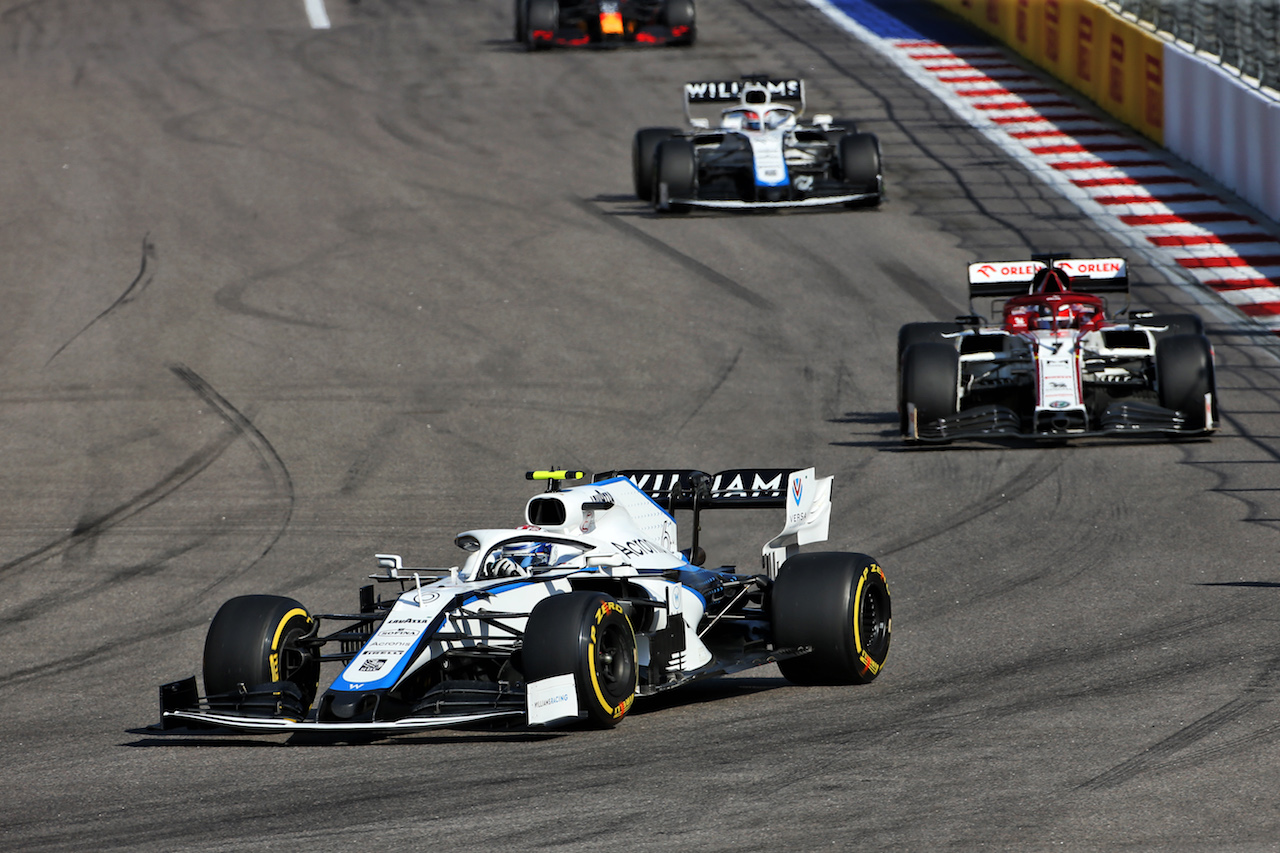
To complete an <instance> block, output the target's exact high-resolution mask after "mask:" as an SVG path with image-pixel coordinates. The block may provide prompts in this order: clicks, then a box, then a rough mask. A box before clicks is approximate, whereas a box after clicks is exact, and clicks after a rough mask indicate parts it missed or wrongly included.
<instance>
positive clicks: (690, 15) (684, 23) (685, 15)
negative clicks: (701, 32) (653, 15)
mask: <svg viewBox="0 0 1280 853" xmlns="http://www.w3.org/2000/svg"><path fill="white" fill-rule="evenodd" d="M662 23H663V24H665V25H666V26H667V27H669V28H671V29H675V28H676V27H688V28H689V30H688V32H687V33H686V34H685V35H683V36H681V37H680V38H679V39H676V40H674V41H672V42H671V43H672V44H676V45H692V44H693V43H694V41H696V40H697V37H698V22H697V15H696V13H695V10H694V6H693V0H667V5H666V6H665V7H663V9H662Z"/></svg>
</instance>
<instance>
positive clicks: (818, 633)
mask: <svg viewBox="0 0 1280 853" xmlns="http://www.w3.org/2000/svg"><path fill="white" fill-rule="evenodd" d="M770 611H771V613H772V616H773V635H774V644H775V645H776V646H778V647H782V648H792V647H795V646H812V647H813V651H812V652H810V653H809V654H807V655H803V656H801V657H798V658H788V659H786V660H782V661H779V662H778V668H779V669H781V670H782V674H783V676H784V677H785V678H786V679H787V680H788V681H790V682H793V683H795V684H866V683H867V682H869V681H871V680H872V679H874V678H875V677H876V676H877V675H879V674H880V670H881V668H882V667H883V666H884V662H885V659H886V658H887V657H888V656H889V639H890V634H891V632H892V628H893V618H892V613H891V608H890V604H889V585H888V583H887V582H886V581H885V577H884V571H883V570H882V569H881V568H880V567H879V566H878V565H876V562H875V560H873V559H871V558H870V557H868V556H867V555H866V554H844V553H838V552H827V553H813V554H797V555H796V556H794V557H792V558H791V559H789V560H787V561H786V562H785V563H783V564H782V568H781V569H780V570H779V572H778V579H777V580H776V581H775V582H774V584H773V589H772V591H771V593H770Z"/></svg>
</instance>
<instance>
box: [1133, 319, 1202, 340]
mask: <svg viewBox="0 0 1280 853" xmlns="http://www.w3.org/2000/svg"><path fill="white" fill-rule="evenodd" d="M1139 322H1140V323H1142V324H1143V325H1144V326H1165V327H1167V328H1165V329H1164V331H1161V332H1154V333H1153V334H1154V335H1155V338H1156V340H1157V341H1158V340H1160V339H1161V338H1168V337H1172V336H1173V335H1203V334H1204V321H1203V320H1201V319H1200V318H1199V317H1198V316H1196V315H1195V314H1153V315H1151V316H1150V317H1148V318H1147V319H1145V320H1140V321H1139Z"/></svg>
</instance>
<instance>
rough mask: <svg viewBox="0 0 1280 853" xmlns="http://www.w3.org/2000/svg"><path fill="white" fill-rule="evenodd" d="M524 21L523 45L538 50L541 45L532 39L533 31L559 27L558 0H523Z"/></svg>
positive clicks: (551, 29) (553, 29)
mask: <svg viewBox="0 0 1280 853" xmlns="http://www.w3.org/2000/svg"><path fill="white" fill-rule="evenodd" d="M524 21H525V23H524V26H525V31H524V43H525V46H526V47H528V48H529V50H538V49H539V48H540V47H542V46H543V45H542V43H541V42H535V41H534V40H533V34H534V32H535V31H546V30H550V31H551V32H555V31H556V30H558V29H559V28H560V2H559V0H525V4H524Z"/></svg>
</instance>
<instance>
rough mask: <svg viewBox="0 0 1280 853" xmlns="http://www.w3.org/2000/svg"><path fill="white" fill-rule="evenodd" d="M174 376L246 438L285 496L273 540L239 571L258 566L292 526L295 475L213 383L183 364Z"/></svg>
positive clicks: (176, 369)
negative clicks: (293, 475) (282, 515)
mask: <svg viewBox="0 0 1280 853" xmlns="http://www.w3.org/2000/svg"><path fill="white" fill-rule="evenodd" d="M169 369H170V370H171V371H172V372H173V374H174V375H175V376H177V377H178V378H179V379H181V380H182V381H183V382H186V383H187V385H189V386H190V387H191V390H193V391H195V392H196V394H198V395H199V396H200V397H201V398H202V399H204V401H205V402H207V403H208V404H209V405H211V406H213V408H214V409H215V410H216V411H217V412H218V414H219V415H221V416H222V419H223V420H224V421H226V422H227V424H228V425H229V426H230V427H231V428H232V430H234V431H235V433H236V435H237V436H239V437H243V438H245V439H246V440H247V441H248V442H249V445H250V447H252V448H253V450H254V452H255V453H256V454H257V455H258V459H259V460H260V461H261V462H262V465H263V467H264V468H265V469H266V470H267V471H268V472H269V473H270V475H271V478H272V480H273V481H274V484H275V487H276V489H277V491H278V492H280V493H281V494H282V495H283V496H284V498H285V511H284V517H283V518H282V519H281V520H280V525H279V528H278V529H277V530H276V532H275V534H274V535H273V536H272V537H271V539H270V541H269V542H267V544H266V545H265V546H264V547H263V549H262V551H261V552H259V554H258V555H257V556H256V557H255V558H254V559H253V561H252V562H250V563H249V564H248V565H247V566H245V567H244V568H242V569H241V570H240V571H239V572H237V574H242V573H243V572H246V571H248V570H249V569H250V568H251V567H252V566H254V565H256V564H257V563H258V562H259V561H260V560H261V559H262V558H263V557H265V556H267V554H268V553H270V551H271V549H272V548H274V547H275V545H276V543H277V542H279V541H280V537H282V536H284V532H285V530H286V529H287V528H288V527H289V522H290V521H291V520H292V519H293V509H294V504H295V502H296V496H295V494H294V489H293V477H292V476H290V474H289V468H288V466H286V465H285V464H284V460H283V459H281V458H280V454H279V453H278V452H277V451H276V449H275V447H274V446H273V445H272V444H271V442H270V441H269V440H268V439H267V437H266V436H265V435H263V434H262V432H261V430H259V429H258V428H257V427H256V426H254V425H253V421H251V420H249V418H247V417H245V415H244V414H242V413H241V412H240V410H239V409H237V408H236V407H235V406H233V405H231V403H230V402H229V401H228V400H227V399H226V398H225V397H223V396H222V395H221V394H219V393H218V392H217V391H216V390H214V388H213V386H212V385H210V384H209V383H208V382H206V381H205V380H204V379H203V378H202V377H201V376H200V375H199V374H197V373H196V372H195V371H194V370H192V369H191V368H189V367H187V366H186V365H182V364H174V365H171V366H170V367H169ZM229 577H232V575H228V576H226V577H224V578H223V579H221V580H218V581H217V582H216V583H215V584H213V585H211V586H210V587H208V588H206V590H205V591H208V589H212V588H213V586H216V585H217V584H220V583H223V582H224V581H225V580H226V579H227V578H229Z"/></svg>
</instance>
